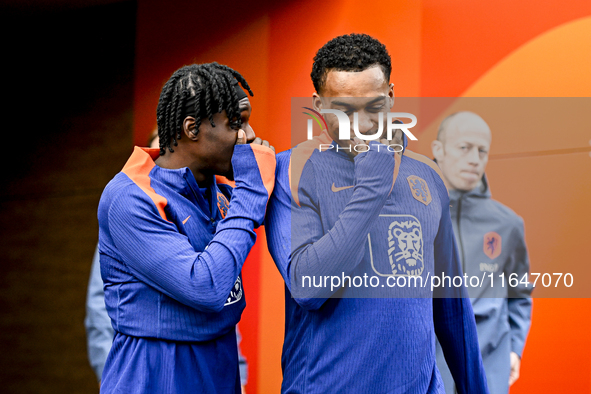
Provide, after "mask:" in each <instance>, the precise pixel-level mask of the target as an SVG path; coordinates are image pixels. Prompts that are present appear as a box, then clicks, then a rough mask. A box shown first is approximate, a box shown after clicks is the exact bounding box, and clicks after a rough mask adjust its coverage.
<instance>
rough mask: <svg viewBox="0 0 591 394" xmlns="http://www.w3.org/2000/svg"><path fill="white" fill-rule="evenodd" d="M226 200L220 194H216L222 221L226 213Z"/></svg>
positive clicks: (227, 204)
mask: <svg viewBox="0 0 591 394" xmlns="http://www.w3.org/2000/svg"><path fill="white" fill-rule="evenodd" d="M229 205H230V204H229V203H228V199H227V198H226V196H224V195H223V194H222V193H218V209H219V210H220V214H221V215H222V219H223V218H225V217H226V214H227V213H228V206H229Z"/></svg>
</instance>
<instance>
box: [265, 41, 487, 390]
mask: <svg viewBox="0 0 591 394" xmlns="http://www.w3.org/2000/svg"><path fill="white" fill-rule="evenodd" d="M391 70H392V67H391V60H390V56H389V54H388V52H387V51H386V48H385V46H384V45H383V44H381V43H380V42H379V41H377V40H376V39H374V38H372V37H370V36H368V35H364V34H351V35H345V36H340V37H337V38H335V39H333V40H331V41H329V42H328V43H327V44H325V45H324V46H323V47H322V48H321V49H320V50H318V52H317V54H316V56H315V58H314V64H313V67H312V75H311V76H312V81H313V83H314V87H315V89H316V93H314V95H313V100H312V101H313V105H314V107H315V108H314V109H315V110H316V111H317V112H320V111H321V110H322V109H331V110H340V111H342V112H344V113H345V114H346V115H348V116H349V120H350V121H351V122H356V123H357V128H358V129H357V130H358V132H360V133H361V134H364V135H366V136H368V137H369V136H376V138H378V140H379V141H380V143H378V142H377V141H370V142H369V145H366V144H363V143H362V142H361V140H360V139H359V138H357V137H353V135H354V134H353V131H350V133H349V134H348V135H350V136H351V138H350V139H344V140H341V139H339V123H340V122H337V118H336V116H334V115H331V116H329V115H327V116H326V122H327V130H324V131H323V133H322V134H321V135H320V136H319V137H317V138H315V139H313V140H309V141H306V142H304V143H302V144H300V145H298V146H296V147H295V148H293V149H291V150H290V151H287V152H282V153H280V154H278V155H277V172H276V185H275V189H274V191H273V195H272V197H271V200H270V201H269V207H268V210H267V218H266V224H265V226H266V234H267V240H268V246H269V251H270V252H271V255H272V256H273V259H274V260H275V263H276V265H277V267H278V269H279V271H280V273H281V275H282V276H283V278H284V280H285V285H286V288H285V314H286V316H285V341H284V345H283V355H282V368H283V384H282V392H283V393H417V394H418V393H420V394H424V393H444V387H443V383H442V380H441V376H440V374H439V371H438V369H437V364H436V361H435V335H436V334H437V337H438V338H439V340H440V342H441V344H442V345H443V349H444V352H445V356H446V359H448V360H449V364H450V368H451V370H452V373H453V376H454V378H455V380H456V382H457V386H458V389H459V391H460V392H461V393H478V394H481V393H487V387H486V378H485V375H484V372H483V369H482V361H481V358H480V352H479V350H478V341H477V336H476V326H475V322H474V316H473V314H472V308H471V305H470V300H469V299H468V298H467V294H466V292H465V289H452V291H451V292H450V293H449V294H448V293H446V292H438V293H439V294H437V296H438V297H441V296H442V295H443V296H445V295H449V296H452V297H456V298H436V297H434V295H433V292H431V291H430V288H429V287H428V286H427V287H426V289H425V288H422V287H420V285H419V287H416V283H417V282H416V281H415V287H414V288H410V289H409V290H406V289H405V288H401V289H398V288H396V287H393V288H392V287H385V286H384V285H385V284H386V283H388V286H390V284H391V283H392V282H395V283H401V282H399V281H398V279H399V278H403V279H405V280H406V279H408V281H409V283H412V282H411V280H410V279H411V278H415V279H417V278H420V279H422V280H425V281H427V280H428V278H429V276H430V277H433V276H434V275H440V274H441V273H442V272H445V273H446V275H448V276H454V275H461V267H460V265H459V261H458V255H457V250H456V246H455V241H454V237H453V230H452V225H451V219H450V215H449V198H448V194H447V190H446V188H445V184H444V182H443V180H442V178H441V174H440V171H439V169H438V168H437V166H436V164H435V163H433V162H432V161H431V160H429V159H428V158H426V157H423V156H421V155H418V154H415V153H412V152H410V151H409V150H408V149H406V136H402V132H401V131H400V130H398V131H397V132H396V133H395V134H394V142H397V144H396V145H398V146H395V147H394V148H392V151H391V150H390V149H387V146H386V145H394V144H391V141H387V140H385V139H383V135H382V136H380V135H379V133H378V131H379V130H380V129H381V130H386V129H387V128H386V127H385V126H384V124H383V123H382V124H380V122H383V119H384V118H385V117H384V118H382V119H380V116H379V115H380V113H383V112H388V111H390V110H391V108H392V106H393V102H394V101H393V99H394V91H393V86H394V85H393V84H390V82H389V80H390V73H391ZM351 129H353V127H351ZM380 137H382V139H380ZM368 139H369V138H368ZM320 146H322V147H323V149H320ZM360 146H361V147H360ZM356 150H357V151H361V152H362V153H359V154H356ZM395 151H398V153H395ZM368 276H372V279H370V281H369V283H370V286H368V285H365V286H366V287H363V281H362V282H361V284H360V283H359V282H355V278H360V279H361V278H365V281H366V282H365V283H368V282H367V277H368ZM311 277H312V278H314V282H312V280H311V279H310V278H311ZM374 277H375V278H378V279H379V278H380V277H381V279H380V281H381V283H382V286H381V287H380V286H379V283H380V282H378V283H377V284H375V281H373V278H374ZM306 278H308V279H307V280H308V282H307V283H308V286H306V281H305V280H306ZM316 278H321V279H320V281H321V284H320V286H318V285H317V284H316V281H317V279H316ZM322 278H324V280H325V282H324V283H326V278H330V281H331V282H329V283H328V286H325V285H322ZM333 278H338V279H341V278H342V282H341V283H339V284H338V285H336V286H335V287H334V288H333V283H334V282H332V281H333ZM386 278H387V279H388V280H386ZM392 278H394V279H395V281H391V280H390V279H392ZM347 279H348V280H347ZM356 283H357V284H356ZM419 283H420V282H419ZM427 283H428V282H427ZM374 284H375V286H374Z"/></svg>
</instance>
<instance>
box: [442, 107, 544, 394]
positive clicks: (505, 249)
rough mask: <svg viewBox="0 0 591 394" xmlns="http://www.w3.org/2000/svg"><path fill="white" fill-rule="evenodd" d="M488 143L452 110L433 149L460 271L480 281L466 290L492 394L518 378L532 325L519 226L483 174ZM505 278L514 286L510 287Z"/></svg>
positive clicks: (448, 384) (472, 119) (449, 383)
mask: <svg viewBox="0 0 591 394" xmlns="http://www.w3.org/2000/svg"><path fill="white" fill-rule="evenodd" d="M490 143H491V133H490V129H489V127H488V125H487V124H486V122H485V121H484V120H483V119H482V118H481V117H480V116H478V115H476V114H474V113H472V112H458V113H455V114H452V115H450V116H449V117H447V118H446V119H445V120H444V121H443V122H442V123H441V126H440V128H439V133H438V135H437V140H436V141H433V143H432V146H431V147H432V150H433V156H434V157H435V159H436V161H437V163H438V164H439V167H440V168H441V171H442V172H443V175H444V178H445V182H446V184H447V187H448V189H449V197H450V204H451V208H450V213H451V217H452V224H453V228H454V234H455V236H456V240H457V243H458V247H459V251H460V259H461V261H462V267H463V269H464V273H465V274H467V276H468V277H472V276H477V277H478V278H483V275H484V278H485V281H484V283H483V285H482V287H474V286H469V287H468V292H469V294H470V298H471V301H472V307H473V309H474V314H475V318H476V326H477V329H478V341H479V344H480V351H481V353H482V361H483V364H484V369H485V372H486V376H487V381H488V385H489V389H490V392H491V393H507V392H508V390H509V386H510V385H511V384H513V382H515V380H517V378H518V377H519V366H520V363H521V355H522V352H523V347H524V345H525V339H526V337H527V333H528V331H529V327H530V323H531V311H532V300H531V292H532V290H533V286H532V285H531V284H530V283H528V281H527V273H528V271H529V260H528V256H527V248H526V246H525V239H524V228H523V220H522V219H521V218H520V217H519V216H517V214H515V212H513V211H512V210H511V209H509V208H507V207H506V206H504V205H503V204H501V203H499V202H498V201H495V200H493V199H491V193H490V189H489V186H488V182H487V180H486V176H485V175H484V170H485V168H486V164H487V162H488V152H489V148H490ZM510 277H511V278H514V279H516V280H514V279H512V280H511V281H509V278H510ZM503 278H504V280H503ZM503 282H504V286H503ZM437 350H438V352H437V362H438V365H439V368H440V370H441V375H442V377H443V380H444V382H445V388H446V392H447V393H454V392H455V388H454V385H453V379H452V378H451V374H450V372H449V369H448V367H447V365H446V363H445V360H444V358H443V354H442V352H441V347H439V346H438V349H437Z"/></svg>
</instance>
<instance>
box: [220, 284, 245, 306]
mask: <svg viewBox="0 0 591 394" xmlns="http://www.w3.org/2000/svg"><path fill="white" fill-rule="evenodd" d="M241 299H242V281H241V280H240V277H238V279H236V282H235V283H234V286H233V287H232V290H230V295H229V296H228V299H227V300H226V303H225V304H224V306H226V305H232V304H234V303H235V302H238V301H240V300H241Z"/></svg>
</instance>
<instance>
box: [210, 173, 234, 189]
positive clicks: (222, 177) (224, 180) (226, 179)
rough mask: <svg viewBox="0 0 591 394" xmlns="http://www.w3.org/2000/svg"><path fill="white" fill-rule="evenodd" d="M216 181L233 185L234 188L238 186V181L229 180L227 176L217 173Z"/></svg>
mask: <svg viewBox="0 0 591 394" xmlns="http://www.w3.org/2000/svg"><path fill="white" fill-rule="evenodd" d="M215 183H217V184H223V185H229V186H231V187H232V189H234V188H235V187H236V182H234V181H231V180H229V179H228V178H226V177H225V176H221V175H216V176H215Z"/></svg>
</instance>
